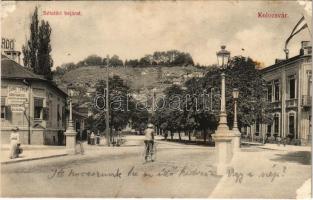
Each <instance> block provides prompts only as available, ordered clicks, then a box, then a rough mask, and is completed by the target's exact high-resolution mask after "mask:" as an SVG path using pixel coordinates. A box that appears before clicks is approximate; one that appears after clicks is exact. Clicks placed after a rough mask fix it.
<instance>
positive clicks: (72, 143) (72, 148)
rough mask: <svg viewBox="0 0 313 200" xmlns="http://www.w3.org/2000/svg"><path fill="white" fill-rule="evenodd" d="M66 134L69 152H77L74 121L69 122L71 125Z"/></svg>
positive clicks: (67, 150)
mask: <svg viewBox="0 0 313 200" xmlns="http://www.w3.org/2000/svg"><path fill="white" fill-rule="evenodd" d="M64 134H65V136H66V152H67V153H68V154H76V134H77V133H76V131H75V130H74V127H73V122H72V121H70V122H69V126H68V128H67V129H66V132H65V133H64Z"/></svg>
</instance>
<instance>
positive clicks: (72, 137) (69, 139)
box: [64, 86, 77, 154]
mask: <svg viewBox="0 0 313 200" xmlns="http://www.w3.org/2000/svg"><path fill="white" fill-rule="evenodd" d="M73 93H74V91H73V87H72V86H69V87H68V94H69V104H70V105H69V109H70V114H69V120H68V126H67V129H66V132H65V133H64V134H65V136H66V150H67V153H68V154H75V153H76V150H75V147H76V134H77V133H76V131H75V129H74V124H73V115H72V113H73V112H72V97H73Z"/></svg>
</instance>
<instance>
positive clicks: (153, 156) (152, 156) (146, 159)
mask: <svg viewBox="0 0 313 200" xmlns="http://www.w3.org/2000/svg"><path fill="white" fill-rule="evenodd" d="M147 148H148V145H146V144H145V146H144V150H143V151H142V155H141V158H142V160H143V162H149V161H151V162H154V161H155V160H156V158H157V142H155V141H154V142H153V145H152V148H151V149H150V150H149V152H148V149H147ZM147 152H148V153H147ZM147 154H148V155H147Z"/></svg>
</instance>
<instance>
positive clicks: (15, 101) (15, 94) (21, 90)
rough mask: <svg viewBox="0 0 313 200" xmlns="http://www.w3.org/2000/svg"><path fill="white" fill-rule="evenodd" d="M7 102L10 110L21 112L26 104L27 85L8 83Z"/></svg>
mask: <svg viewBox="0 0 313 200" xmlns="http://www.w3.org/2000/svg"><path fill="white" fill-rule="evenodd" d="M7 104H8V105H10V106H11V110H12V112H23V111H24V110H25V107H26V106H27V105H26V104H28V87H26V86H17V85H9V86H8V98H7Z"/></svg>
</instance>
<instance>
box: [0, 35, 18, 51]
mask: <svg viewBox="0 0 313 200" xmlns="http://www.w3.org/2000/svg"><path fill="white" fill-rule="evenodd" d="M14 45H15V40H14V39H7V38H1V48H2V49H5V50H14Z"/></svg>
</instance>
